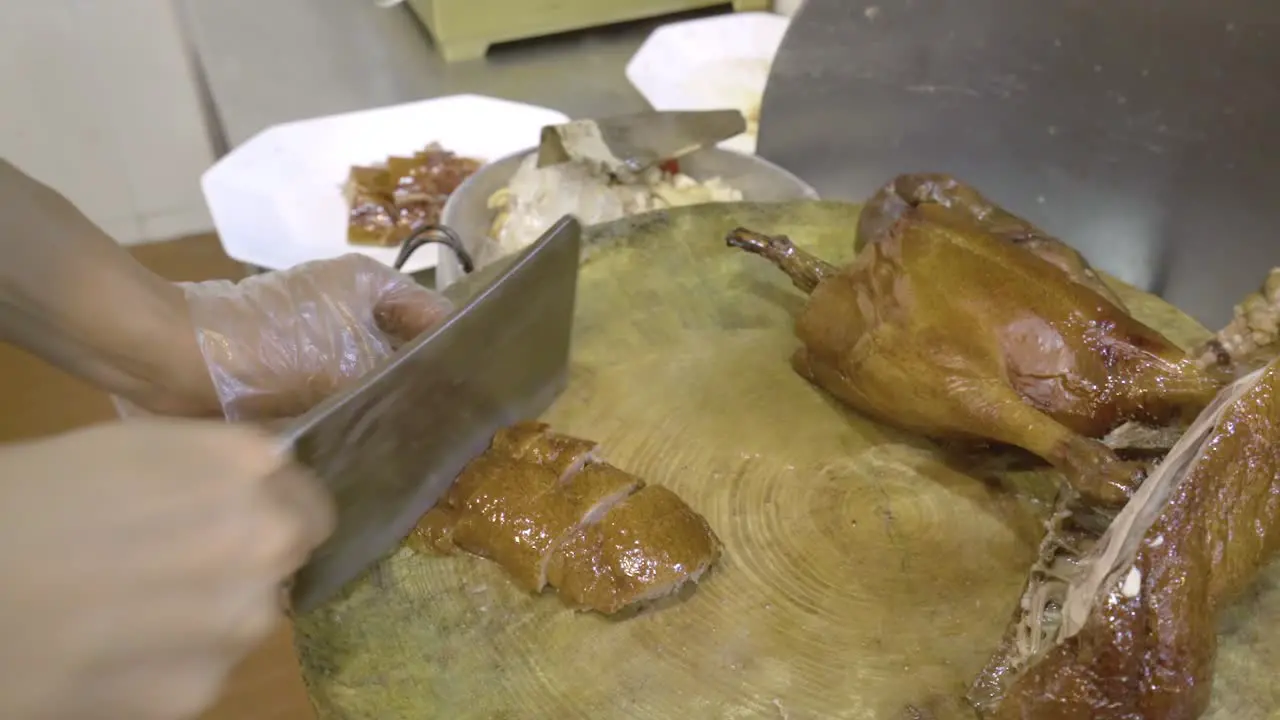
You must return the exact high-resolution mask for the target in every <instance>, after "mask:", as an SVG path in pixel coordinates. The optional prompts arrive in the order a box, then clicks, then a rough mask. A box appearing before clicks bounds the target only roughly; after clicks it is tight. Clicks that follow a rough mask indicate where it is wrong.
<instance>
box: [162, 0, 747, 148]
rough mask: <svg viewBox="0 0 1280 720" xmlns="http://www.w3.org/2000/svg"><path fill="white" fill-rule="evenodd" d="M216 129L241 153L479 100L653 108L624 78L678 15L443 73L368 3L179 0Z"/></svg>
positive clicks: (400, 12)
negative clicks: (278, 136)
mask: <svg viewBox="0 0 1280 720" xmlns="http://www.w3.org/2000/svg"><path fill="white" fill-rule="evenodd" d="M179 3H180V4H181V5H182V6H183V7H182V9H183V12H182V16H183V19H184V22H185V23H186V24H187V28H186V34H187V36H188V38H189V39H190V42H191V43H192V45H193V46H194V51H195V55H196V57H197V60H198V70H199V74H200V76H201V79H202V80H203V81H204V83H205V84H206V85H207V95H208V97H209V100H210V105H211V108H212V109H211V112H212V119H213V121H214V122H215V123H216V124H217V125H219V126H220V127H221V132H222V134H223V135H224V136H225V140H226V144H227V145H229V146H232V147H234V146H235V145H238V144H240V143H242V142H244V141H245V140H247V139H249V138H250V137H252V136H253V135H254V134H256V133H258V132H259V131H261V130H263V129H265V128H267V127H270V126H271V125H275V124H277V123H281V122H287V121H290V120H298V119H301V118H308V117H316V116H320V115H328V114H332V113H338V112H346V111H350V110H360V109H364V108H371V107H377V106H380V105H391V104H395V103H401V102H408V101H411V100H421V99H424V98H430V97H437V96H441V95H450V94H454V93H462V92H473V93H481V94H485V95H492V96H495V97H501V98H507V99H510V100H517V101H520V102H529V103H536V104H539V105H545V106H548V107H553V108H555V109H557V110H561V111H563V112H565V113H567V114H568V115H570V116H571V117H595V116H602V115H610V114H622V113H627V112H639V111H641V110H648V109H650V108H649V105H648V103H646V102H645V101H644V98H642V97H641V96H640V95H639V93H637V92H636V91H635V90H634V89H633V88H632V87H631V86H630V84H628V83H627V81H626V78H625V77H624V75H623V69H624V67H625V66H626V63H627V61H628V60H629V59H630V58H631V55H632V54H633V53H634V52H635V50H636V49H637V48H638V47H639V46H640V44H641V43H642V42H644V39H645V37H647V36H648V34H649V32H650V31H651V30H652V29H653V28H655V27H657V26H658V25H660V24H662V23H664V22H670V21H671V20H672V19H678V18H679V17H698V16H703V15H712V14H718V13H720V12H724V11H725V10H721V9H716V10H713V11H703V12H694V13H685V14H683V15H680V16H668V17H665V18H659V19H655V20H649V21H641V22H636V23H628V24H625V25H619V26H614V27H608V28H601V29H595V30H589V31H583V32H574V33H568V34H565V35H560V36H553V37H549V38H542V39H539V40H532V41H523V42H517V43H509V44H505V45H498V46H495V47H494V48H493V49H491V50H490V52H489V55H488V57H487V58H486V59H484V60H479V61H474V62H464V63H456V64H445V62H444V61H443V60H441V59H440V57H439V56H438V55H437V54H436V51H435V49H434V48H433V47H432V46H431V40H430V38H429V37H428V36H427V34H426V32H425V31H424V30H423V29H422V27H421V25H420V24H419V22H418V20H417V18H416V17H414V15H413V13H412V11H410V10H409V8H408V7H405V6H403V5H402V6H397V7H393V8H385V9H384V8H378V7H375V6H374V3H373V2H372V0H270V1H269V2H263V0H179Z"/></svg>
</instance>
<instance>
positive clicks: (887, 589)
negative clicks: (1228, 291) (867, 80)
mask: <svg viewBox="0 0 1280 720" xmlns="http://www.w3.org/2000/svg"><path fill="white" fill-rule="evenodd" d="M857 213H858V208H857V206H853V205H846V204H840V203H828V202H805V203H794V204H791V203H789V204H778V205H763V204H736V205H704V206H698V207H691V208H681V209H677V210H672V211H666V212H658V213H651V214H648V215H644V216H640V217H636V218H630V219H627V220H623V221H618V222H615V223H610V224H607V225H602V226H597V227H594V228H591V229H590V230H589V231H588V234H587V238H586V242H587V244H588V246H589V248H590V250H589V253H588V257H587V258H586V260H585V261H584V265H583V267H582V272H581V278H580V284H579V290H578V307H577V318H576V324H575V336H574V345H573V354H572V357H573V360H572V369H571V376H570V382H569V387H568V389H567V391H566V392H565V393H564V395H563V396H562V397H561V398H560V399H559V401H558V402H557V403H556V404H555V406H554V407H553V408H552V409H551V410H550V412H548V413H547V415H546V416H545V417H544V419H545V420H547V421H548V422H550V423H552V424H553V426H554V427H555V429H557V430H559V431H562V432H567V433H570V434H574V435H579V436H581V437H586V438H591V439H594V440H597V441H599V442H600V443H601V444H602V450H603V452H602V454H603V456H604V457H605V458H606V459H607V460H609V461H610V462H612V463H614V464H615V465H618V466H620V467H622V468H625V469H627V470H629V471H631V472H633V473H635V474H638V475H640V476H642V477H644V478H645V479H646V480H648V481H650V482H655V483H660V484H663V485H666V486H668V487H670V488H671V489H673V490H675V491H676V492H677V493H679V494H680V495H681V496H682V497H683V498H684V499H685V500H686V501H687V502H688V503H689V504H690V505H691V506H692V507H693V508H694V509H696V510H698V511H699V512H701V513H702V514H703V515H705V516H706V517H707V519H708V520H709V521H710V523H711V525H712V527H713V528H715V530H716V532H717V533H718V534H719V536H720V538H721V539H722V540H723V541H724V546H725V552H724V557H723V559H722V561H721V563H720V564H719V565H718V566H717V568H716V569H715V570H714V571H713V572H712V573H711V574H710V575H709V576H708V577H707V578H705V579H704V580H703V582H702V583H701V584H700V585H699V587H698V588H697V590H696V592H694V593H693V594H692V595H691V596H690V597H688V598H687V599H684V600H682V601H680V602H675V603H671V604H669V605H667V606H665V607H662V608H659V609H656V610H654V611H650V612H646V613H643V614H640V615H638V616H636V617H631V618H629V619H625V620H615V619H609V618H604V617H600V616H598V615H594V614H581V613H575V612H573V611H571V610H568V609H566V608H565V607H564V606H563V605H562V604H561V603H560V602H559V601H558V600H557V599H556V598H555V596H554V595H553V594H547V595H543V596H541V597H533V596H530V595H528V594H526V593H524V592H522V591H520V590H518V589H517V588H515V587H514V586H513V585H512V583H511V582H510V581H509V580H508V578H507V577H506V575H505V574H504V573H503V571H501V570H500V569H499V568H498V567H497V566H496V565H494V564H492V563H490V562H487V561H485V560H481V559H478V558H474V557H470V556H466V555H459V556H456V557H448V558H437V557H428V556H421V555H417V554H415V553H413V552H411V551H408V550H404V549H402V550H400V551H399V552H397V553H395V554H393V555H392V556H390V557H388V558H387V559H385V560H384V561H383V562H382V563H381V564H380V565H378V566H377V567H375V568H374V569H373V570H371V571H370V572H369V573H367V574H366V576H365V577H364V578H362V579H361V580H359V581H357V582H356V583H354V584H353V586H352V587H351V588H349V589H348V591H347V592H346V593H345V594H344V595H343V596H342V597H341V598H339V599H337V600H336V601H334V602H332V603H330V604H329V605H328V606H326V607H324V608H322V609H320V610H317V611H316V612H313V613H311V614H310V615H308V616H305V617H301V618H298V620H297V623H296V625H297V638H298V640H297V643H298V649H299V654H300V658H301V661H302V666H303V674H304V679H305V680H306V682H307V685H308V686H309V688H310V691H311V694H312V698H313V701H314V703H315V705H316V708H317V711H318V715H319V717H320V719H321V720H426V719H428V718H440V719H442V720H498V719H509V720H542V719H544V718H545V719H548V720H550V719H555V720H570V719H581V720H610V719H612V718H637V719H640V720H649V719H653V720H667V719H677V718H690V719H691V720H695V719H696V720H702V719H704V718H705V719H712V718H715V719H723V720H745V719H747V718H764V719H768V720H836V719H844V718H902V717H904V710H905V707H906V705H907V704H909V703H920V702H922V701H925V700H927V699H929V698H930V697H935V696H939V695H959V694H962V693H963V692H964V690H965V688H966V685H967V683H968V682H969V681H970V680H971V679H972V678H973V676H974V675H975V674H976V673H977V672H978V670H979V669H980V668H981V667H982V665H983V664H984V662H985V661H986V660H987V658H988V656H989V655H990V653H991V652H992V651H993V650H994V649H995V647H996V645H997V643H998V641H999V638H1000V636H1001V633H1002V631H1003V630H1004V627H1005V624H1006V622H1007V621H1008V619H1009V617H1010V614H1011V612H1012V610H1013V606H1014V603H1015V602H1016V600H1017V598H1018V595H1019V593H1020V591H1021V589H1022V584H1023V580H1024V578H1025V575H1026V571H1027V569H1028V567H1029V565H1030V563H1031V561H1032V556H1033V551H1034V548H1035V547H1036V544H1037V543H1038V541H1039V539H1040V536H1041V534H1042V526H1041V523H1042V521H1043V518H1044V515H1045V510H1046V503H1047V502H1048V500H1050V499H1051V497H1052V492H1053V491H1052V487H1053V485H1052V483H1053V479H1052V477H1051V476H1050V475H1049V474H1048V473H1046V472H1042V471H1024V472H1021V473H1018V474H1016V475H1015V474H1011V473H1006V474H1004V475H1002V476H993V475H992V474H991V473H990V472H979V471H977V470H975V468H974V466H973V465H972V463H966V462H963V461H962V460H963V459H962V458H958V457H957V456H956V455H955V454H954V453H944V452H942V451H941V450H939V449H938V448H936V447H935V446H934V445H933V444H931V443H929V442H927V441H925V440H922V439H920V438H916V437H913V436H911V435H908V434H905V433H900V432H896V431H894V430H891V429H888V428H885V427H882V426H879V425H876V424H874V423H872V422H870V421H868V420H866V419H864V418H862V417H860V416H859V415H857V414H855V413H852V412H850V411H847V410H845V409H844V408H842V407H841V406H839V405H838V404H836V403H835V402H834V401H833V400H832V399H831V398H829V397H827V396H826V395H825V394H824V393H822V392H821V391H819V390H817V389H816V388H814V387H812V386H811V385H809V384H808V383H806V382H805V381H804V380H802V379H801V378H800V377H799V376H797V375H796V374H795V373H793V372H792V371H791V368H790V365H789V358H790V355H791V352H792V351H793V349H794V348H795V347H796V344H797V341H796V340H795V339H794V337H793V335H792V317H793V315H794V313H795V312H796V310H797V309H798V308H799V307H800V306H801V304H802V303H803V301H804V298H803V297H802V296H801V295H800V293H799V292H797V291H796V290H794V289H793V288H792V287H791V285H790V283H789V281H788V280H787V279H786V278H785V277H784V276H783V275H782V273H781V272H779V271H778V270H776V269H775V268H773V267H772V266H771V265H769V264H768V263H767V262H765V261H763V260H762V259H760V258H757V257H753V256H749V255H747V254H745V253H743V252H741V251H737V250H733V249H730V248H727V247H726V246H725V243H724V235H725V233H726V232H727V231H728V230H730V229H732V228H733V227H735V226H738V225H745V226H748V227H750V228H752V229H755V230H761V231H765V232H772V233H786V234H789V235H790V236H791V237H792V238H793V239H794V240H795V241H796V242H797V243H798V244H799V245H801V246H803V247H806V248H809V249H811V250H813V251H815V252H817V253H818V254H819V255H821V256H822V257H824V258H825V259H827V260H829V261H833V262H843V261H845V260H847V259H849V257H850V256H851V254H852V241H853V228H854V225H855V222H856V219H857ZM1118 289H1119V290H1120V291H1121V292H1122V294H1123V296H1124V298H1125V300H1126V302H1128V303H1129V304H1130V307H1131V309H1133V311H1134V314H1135V315H1137V316H1138V317H1139V318H1141V319H1143V320H1144V321H1146V322H1148V323H1149V324H1151V325H1153V326H1154V327H1157V328H1159V329H1160V330H1161V331H1163V332H1165V333H1166V334H1167V335H1168V336H1169V337H1170V338H1171V339H1173V340H1175V341H1176V342H1180V343H1183V344H1187V345H1189V344H1192V343H1195V342H1197V341H1199V340H1202V339H1203V338H1204V337H1205V336H1206V335H1207V332H1206V330H1205V329H1204V328H1203V327H1201V326H1199V325H1198V324H1197V323H1196V322H1195V321H1193V320H1191V319H1190V318H1188V317H1187V316H1185V315H1183V314H1182V313H1181V312H1179V311H1178V310H1176V309H1175V308H1172V307H1170V306H1169V305H1167V304H1165V303H1164V302H1162V301H1160V300H1158V299H1156V298H1154V297H1153V296H1150V295H1145V294H1143V293H1139V292H1138V291H1136V290H1133V289H1131V288H1126V287H1120V288H1118ZM1015 486H1016V487H1017V488H1018V491H1017V492H1014V491H1013V488H1014V487H1015ZM1275 577H1276V575H1275V574H1272V576H1271V577H1270V579H1269V580H1268V581H1267V582H1264V583H1263V584H1262V586H1261V588H1260V589H1259V591H1258V592H1257V593H1255V595H1254V596H1253V597H1251V598H1248V599H1247V600H1246V601H1245V602H1243V603H1241V604H1240V607H1238V608H1237V609H1236V610H1235V611H1233V613H1232V614H1231V616H1230V617H1229V618H1228V620H1229V622H1228V623H1227V627H1226V628H1225V633H1226V636H1225V637H1224V641H1223V646H1222V647H1221V649H1220V652H1219V660H1218V667H1219V678H1218V682H1217V685H1216V693H1215V710H1214V713H1212V715H1213V716H1214V717H1220V718H1253V717H1258V718H1261V717H1266V716H1268V714H1269V713H1270V711H1271V710H1272V709H1273V708H1276V707H1277V706H1280V703H1277V698H1276V692H1277V691H1276V690H1275V689H1273V688H1274V687H1275V686H1273V685H1272V683H1271V679H1272V672H1271V670H1270V668H1274V667H1277V662H1276V661H1277V660H1280V652H1278V651H1276V650H1273V649H1272V648H1273V647H1274V646H1275V642H1274V641H1276V640H1280V632H1277V628H1278V627H1280V591H1277V590H1276V583H1275V580H1274V578H1275Z"/></svg>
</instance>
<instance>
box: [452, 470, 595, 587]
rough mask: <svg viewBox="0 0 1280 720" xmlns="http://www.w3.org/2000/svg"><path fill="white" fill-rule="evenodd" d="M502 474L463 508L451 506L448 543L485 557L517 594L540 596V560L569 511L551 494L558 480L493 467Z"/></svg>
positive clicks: (569, 521) (539, 472)
mask: <svg viewBox="0 0 1280 720" xmlns="http://www.w3.org/2000/svg"><path fill="white" fill-rule="evenodd" d="M494 467H503V468H505V470H504V471H502V472H498V473H495V474H492V475H488V476H487V477H486V478H485V480H484V481H483V482H482V483H480V484H479V485H478V486H477V487H476V488H475V489H474V491H472V492H470V493H469V494H468V496H467V498H466V500H465V502H464V503H461V504H457V505H454V506H453V507H454V511H455V518H456V520H455V523H454V527H453V542H454V544H455V545H457V546H458V547H460V548H462V549H463V550H466V551H467V552H470V553H474V554H476V555H480V556H481V557H487V558H489V559H491V560H493V561H495V562H497V563H498V564H499V565H501V566H502V567H503V568H504V569H506V571H507V572H509V573H511V575H512V577H513V578H515V581H516V582H517V583H518V584H519V585H520V586H521V587H523V588H525V589H527V590H530V591H532V592H538V591H540V590H542V588H543V586H544V585H545V584H546V582H545V573H543V565H544V560H543V559H544V557H545V556H546V555H547V553H548V552H550V551H551V548H552V546H553V545H554V544H555V542H556V541H557V540H558V539H559V538H560V535H561V534H562V533H563V532H564V528H566V527H569V526H571V525H572V524H573V523H574V521H575V518H573V517H571V516H570V512H571V510H572V508H570V507H569V504H568V503H567V502H565V501H564V498H563V496H562V495H561V494H560V493H557V492H554V491H555V490H556V489H557V486H558V485H559V483H560V478H559V476H557V475H556V474H555V473H554V472H553V471H551V470H548V469H547V468H545V467H542V466H541V465H535V464H533V463H527V462H526V463H510V464H502V465H497V464H495V466H494Z"/></svg>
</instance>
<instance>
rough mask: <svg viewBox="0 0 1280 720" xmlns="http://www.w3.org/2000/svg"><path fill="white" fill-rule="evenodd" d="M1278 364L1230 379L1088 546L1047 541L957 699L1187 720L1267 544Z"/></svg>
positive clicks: (1273, 509)
mask: <svg viewBox="0 0 1280 720" xmlns="http://www.w3.org/2000/svg"><path fill="white" fill-rule="evenodd" d="M1278 498H1280V360H1276V361H1272V362H1271V364H1270V365H1268V366H1266V367H1265V368H1263V369H1262V370H1258V371H1255V372H1254V373H1252V374H1251V375H1248V376H1246V377H1245V378H1243V379H1241V380H1239V381H1237V382H1236V383H1235V384H1233V385H1232V386H1230V387H1229V388H1227V389H1226V390H1224V391H1223V393H1222V395H1221V396H1220V397H1219V399H1218V400H1217V401H1215V403H1214V404H1213V405H1211V406H1210V407H1209V408H1208V409H1206V410H1205V411H1204V413H1203V414H1202V416H1201V418H1200V419H1198V420H1197V421H1196V423H1195V424H1194V425H1193V426H1192V428H1191V429H1190V430H1189V431H1188V432H1187V434H1186V435H1184V436H1183V439H1182V440H1181V441H1180V442H1179V443H1178V445H1177V446H1175V447H1174V448H1173V450H1172V451H1171V452H1170V453H1169V455H1168V456H1167V457H1166V459H1165V460H1164V461H1163V462H1162V463H1161V464H1160V465H1159V466H1158V467H1157V468H1156V469H1155V470H1154V471H1153V472H1152V473H1151V475H1150V476H1149V477H1148V478H1147V479H1146V480H1145V481H1144V483H1143V486H1142V488H1141V489H1140V490H1139V491H1138V492H1137V493H1136V494H1135V495H1134V497H1133V500H1131V501H1130V503H1129V504H1128V505H1126V506H1125V508H1124V510H1123V511H1121V513H1120V514H1119V516H1117V517H1116V519H1115V520H1114V521H1113V522H1112V523H1111V525H1110V527H1109V528H1108V529H1107V530H1106V532H1105V533H1104V534H1103V535H1102V537H1101V539H1096V540H1095V537H1096V536H1091V535H1090V534H1089V533H1088V532H1085V531H1083V530H1081V529H1080V528H1078V527H1073V526H1072V525H1071V524H1070V523H1071V520H1072V517H1073V516H1072V515H1071V513H1070V512H1069V508H1063V510H1064V512H1063V513H1061V515H1060V516H1059V517H1058V518H1057V519H1058V521H1059V522H1060V523H1066V524H1065V525H1059V526H1057V527H1055V528H1054V529H1053V530H1052V531H1051V532H1050V534H1049V536H1048V537H1046V539H1045V541H1044V544H1043V545H1042V548H1041V557H1040V561H1039V562H1037V564H1036V566H1035V568H1033V570H1032V573H1031V577H1030V580H1029V581H1028V584H1027V587H1026V590H1025V591H1024V593H1023V596H1022V599H1021V601H1020V603H1019V606H1018V608H1017V611H1016V612H1015V616H1014V621H1013V623H1012V625H1011V627H1010V629H1009V632H1008V633H1007V634H1006V638H1005V642H1004V645H1003V647H1002V648H1001V649H1000V651H999V652H998V653H997V654H996V656H995V657H994V658H993V659H992V661H991V663H990V664H989V666H988V667H987V669H986V670H985V671H984V672H983V674H982V675H981V677H980V678H979V679H978V681H977V682H976V683H975V684H974V686H973V688H972V690H971V693H970V700H971V702H972V703H973V704H974V706H975V707H976V708H977V709H978V710H979V711H980V712H981V713H982V715H983V716H984V717H988V718H1001V719H1003V718H1008V719H1010V720H1012V719H1015V718H1017V719H1030V718H1034V719H1035V720H1067V719H1068V718H1069V719H1072V720H1075V719H1076V718H1079V719H1080V720H1088V719H1090V718H1092V719H1094V720H1122V719H1124V720H1128V719H1130V718H1135V719H1136V718H1162V719H1165V720H1183V719H1185V720H1190V719H1193V718H1196V717H1198V716H1199V715H1200V714H1201V713H1203V712H1204V710H1205V708H1206V706H1207V704H1208V702H1209V693H1210V689H1211V686H1212V676H1213V659H1214V650H1215V646H1216V640H1217V638H1216V630H1217V622H1216V620H1217V615H1218V613H1219V612H1220V611H1221V610H1222V609H1223V608H1224V606H1225V605H1226V604H1227V603H1229V602H1231V600H1232V599H1233V598H1235V597H1236V596H1238V595H1239V594H1240V593H1241V592H1242V591H1243V590H1244V589H1245V588H1246V587H1247V586H1248V585H1249V584H1251V583H1252V582H1253V580H1254V578H1255V577H1256V576H1257V574H1258V572H1259V571H1260V570H1261V569H1262V567H1263V566H1264V565H1265V564H1266V563H1267V562H1268V561H1269V560H1270V559H1271V558H1272V557H1273V556H1274V555H1275V551H1276V549H1277V547H1278V546H1280V500H1278Z"/></svg>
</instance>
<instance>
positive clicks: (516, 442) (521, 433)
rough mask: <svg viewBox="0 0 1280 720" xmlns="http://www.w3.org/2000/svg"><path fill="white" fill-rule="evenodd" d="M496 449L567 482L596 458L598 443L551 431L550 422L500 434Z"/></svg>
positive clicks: (528, 424) (521, 425) (523, 425)
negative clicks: (552, 472) (546, 469)
mask: <svg viewBox="0 0 1280 720" xmlns="http://www.w3.org/2000/svg"><path fill="white" fill-rule="evenodd" d="M492 449H493V450H494V451H495V452H503V453H506V454H508V455H510V456H511V457H513V458H516V459H517V460H527V461H529V462H535V463H537V464H539V465H542V466H543V467H546V468H548V469H550V470H553V471H555V472H556V474H557V475H559V476H560V479H561V480H567V479H568V478H569V476H571V475H573V474H574V473H576V472H577V471H578V470H580V469H582V466H583V465H585V464H586V463H587V462H588V461H590V460H591V459H592V458H593V457H594V453H595V449H596V443H595V442H593V441H591V440H583V439H582V438H576V437H572V436H570V435H561V434H559V433H554V432H551V426H549V425H547V424H546V423H539V422H522V423H517V424H516V425H513V426H511V427H509V428H506V429H504V430H501V431H499V432H498V434H497V435H495V436H494V438H493V446H492Z"/></svg>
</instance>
